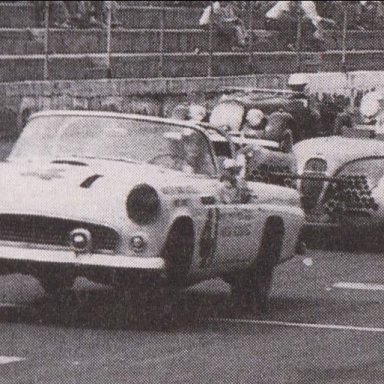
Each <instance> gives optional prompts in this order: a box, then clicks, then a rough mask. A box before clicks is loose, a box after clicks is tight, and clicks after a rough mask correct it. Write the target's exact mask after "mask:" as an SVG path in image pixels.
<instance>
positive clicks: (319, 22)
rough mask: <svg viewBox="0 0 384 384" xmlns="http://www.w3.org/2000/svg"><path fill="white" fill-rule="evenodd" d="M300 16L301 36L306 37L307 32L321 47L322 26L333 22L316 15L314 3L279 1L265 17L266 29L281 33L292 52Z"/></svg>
mask: <svg viewBox="0 0 384 384" xmlns="http://www.w3.org/2000/svg"><path fill="white" fill-rule="evenodd" d="M300 15H301V17H302V21H303V31H304V32H303V35H306V34H307V33H306V32H307V30H308V31H309V32H308V33H311V34H312V37H313V40H314V42H316V43H318V44H320V45H322V42H323V40H324V38H323V24H324V23H329V24H334V22H333V21H332V20H331V19H325V18H323V17H321V16H320V15H319V14H318V12H317V9H316V5H315V2H314V1H279V2H278V3H277V4H276V5H275V6H274V7H273V8H271V9H270V10H269V11H268V12H267V13H266V15H265V16H266V25H267V29H274V30H278V31H280V32H282V34H284V36H286V39H287V48H288V49H291V50H292V49H294V48H295V42H296V38H297V28H298V23H299V16H300ZM296 48H297V47H296Z"/></svg>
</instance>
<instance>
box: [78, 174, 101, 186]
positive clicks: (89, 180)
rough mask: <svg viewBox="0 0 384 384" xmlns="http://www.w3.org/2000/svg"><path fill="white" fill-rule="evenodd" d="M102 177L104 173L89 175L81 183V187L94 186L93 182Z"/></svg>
mask: <svg viewBox="0 0 384 384" xmlns="http://www.w3.org/2000/svg"><path fill="white" fill-rule="evenodd" d="M100 177H103V175H92V176H89V177H87V178H86V179H85V180H84V181H83V182H82V183H81V184H80V187H81V188H90V187H91V186H92V184H93V183H94V182H95V181H96V180H97V179H99V178H100Z"/></svg>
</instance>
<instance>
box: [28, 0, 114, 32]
mask: <svg viewBox="0 0 384 384" xmlns="http://www.w3.org/2000/svg"><path fill="white" fill-rule="evenodd" d="M31 3H32V4H33V6H34V10H35V19H36V24H37V25H38V26H40V27H43V26H44V25H45V12H46V11H47V9H46V4H47V3H46V2H45V1H31ZM48 4H49V10H48V12H49V15H50V18H49V19H50V26H51V27H55V28H72V27H77V28H100V27H106V26H107V22H108V13H109V7H111V24H112V27H117V26H120V25H121V23H120V22H119V19H118V3H117V1H50V2H49V3H48Z"/></svg>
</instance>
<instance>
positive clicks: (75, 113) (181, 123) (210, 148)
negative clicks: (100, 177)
mask: <svg viewBox="0 0 384 384" xmlns="http://www.w3.org/2000/svg"><path fill="white" fill-rule="evenodd" d="M55 116H57V117H64V116H66V117H91V118H92V117H93V118H98V117H100V118H111V119H121V120H130V121H140V122H144V123H145V122H148V123H157V124H163V125H169V126H173V127H175V128H180V129H193V130H195V131H197V132H199V134H201V135H203V138H204V140H205V141H206V143H207V148H208V151H209V156H210V159H211V161H212V164H213V168H214V172H213V174H212V175H201V174H193V175H192V176H196V177H201V176H203V177H217V176H218V169H219V167H218V162H217V159H216V155H215V152H214V148H213V143H212V142H211V140H210V138H209V135H208V134H207V133H206V132H205V129H204V128H202V127H201V126H199V125H198V124H193V123H188V122H185V121H178V120H172V119H167V118H162V117H157V116H143V115H135V114H124V113H118V112H103V111H68V110H64V111H42V112H37V113H34V114H32V115H31V116H30V117H29V119H28V120H27V123H26V125H25V127H24V128H23V131H24V129H25V128H27V127H28V125H29V124H30V122H31V121H32V120H35V119H38V118H44V117H55ZM22 135H23V132H22V133H21V135H20V137H19V138H18V140H17V141H16V142H15V145H14V146H13V148H12V150H11V152H10V154H9V155H8V156H7V158H6V161H14V160H16V159H17V160H20V158H16V157H14V156H13V152H14V150H15V148H16V145H17V142H18V141H19V140H20V138H21V137H22ZM77 158H82V156H81V155H79V156H77ZM84 158H85V156H84ZM100 159H101V158H100ZM95 160H97V157H96V158H95ZM111 160H112V159H111ZM127 160H129V161H131V159H128V158H127ZM116 161H117V160H116ZM144 163H145V162H144Z"/></svg>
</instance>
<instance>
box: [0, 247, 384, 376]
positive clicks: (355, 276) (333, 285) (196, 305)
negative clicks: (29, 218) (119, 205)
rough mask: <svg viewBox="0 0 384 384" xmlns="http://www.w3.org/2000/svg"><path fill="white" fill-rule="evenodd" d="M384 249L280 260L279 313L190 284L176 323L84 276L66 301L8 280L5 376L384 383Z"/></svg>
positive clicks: (0, 285) (27, 282)
mask: <svg viewBox="0 0 384 384" xmlns="http://www.w3.org/2000/svg"><path fill="white" fill-rule="evenodd" d="M383 267H384V257H383V255H380V254H373V253H361V252H359V253H357V252H356V253H345V252H325V251H310V252H308V254H307V255H305V256H297V257H296V258H295V259H293V260H291V261H289V262H287V263H286V264H284V265H281V266H279V267H278V269H277V271H276V274H275V279H274V286H273V291H272V297H271V303H270V310H269V312H268V313H267V314H265V315H263V316H250V315H249V314H246V313H233V312H232V311H231V310H230V309H229V308H230V305H229V304H230V299H229V288H228V286H227V285H226V284H224V283H223V282H222V281H220V280H213V281H210V282H207V283H203V284H199V285H198V286H196V287H194V288H193V289H190V290H188V291H186V292H183V293H182V295H181V297H180V300H179V305H178V308H177V319H176V324H175V325H174V326H173V327H172V328H170V329H159V328H158V327H157V326H156V325H153V324H151V323H146V322H145V321H144V322H143V321H140V320H138V319H137V318H136V316H135V313H132V312H131V311H130V308H129V306H128V305H127V303H126V302H124V301H121V300H117V299H116V297H115V295H114V292H113V291H112V290H110V289H108V288H106V287H104V286H96V285H93V284H90V283H88V282H87V281H85V280H81V279H79V280H78V281H77V283H76V286H75V289H74V291H73V293H72V294H71V295H69V296H68V298H66V300H65V301H63V302H62V303H60V304H57V303H55V302H54V301H53V299H52V298H50V297H48V296H46V295H45V294H44V292H43V290H42V289H41V287H40V285H39V284H38V283H37V281H35V280H34V279H32V278H29V277H26V276H20V275H15V276H7V277H0V301H1V303H2V304H1V305H0V382H1V383H6V384H8V383H12V384H13V383H25V384H27V383H28V384H29V383H89V382H92V383H106V382H110V383H159V382H160V383H163V382H164V383H197V382H198V383H208V382H210V383H212V382H228V383H233V382H238V383H309V382H325V383H357V382H358V383H365V382H366V383H375V382H376V383H381V382H382V381H383V378H384V368H383V356H384V354H383V342H384V317H383V313H384V311H383V301H384V291H383V290H382V289H381V287H384V276H383V273H382V271H383Z"/></svg>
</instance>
